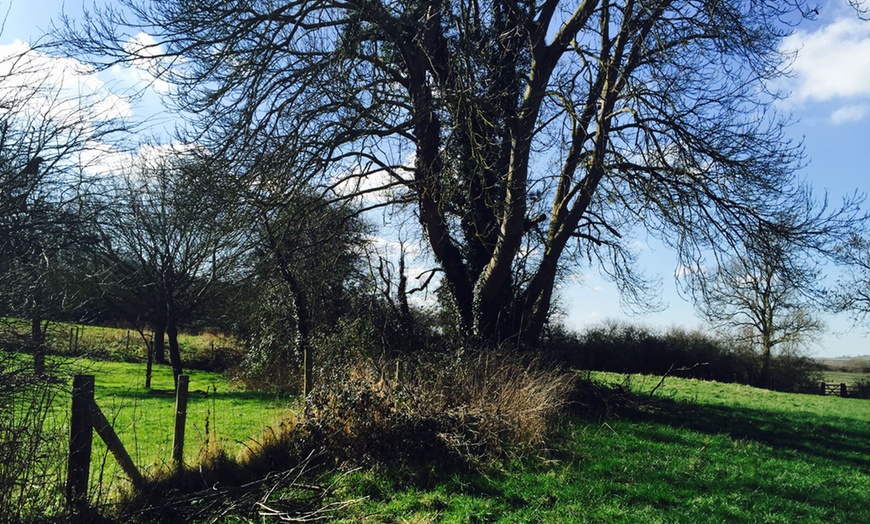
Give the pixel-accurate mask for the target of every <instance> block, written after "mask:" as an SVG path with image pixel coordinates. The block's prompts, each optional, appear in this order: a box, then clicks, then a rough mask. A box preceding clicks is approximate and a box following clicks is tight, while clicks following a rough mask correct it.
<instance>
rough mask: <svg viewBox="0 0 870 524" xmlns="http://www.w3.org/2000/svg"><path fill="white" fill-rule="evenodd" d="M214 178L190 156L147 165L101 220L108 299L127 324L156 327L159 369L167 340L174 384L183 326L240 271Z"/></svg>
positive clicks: (124, 183)
mask: <svg viewBox="0 0 870 524" xmlns="http://www.w3.org/2000/svg"><path fill="white" fill-rule="evenodd" d="M213 176H214V174H213V173H212V172H210V171H208V170H207V168H206V167H205V166H204V164H202V163H199V162H198V161H196V160H194V159H193V157H191V156H187V157H186V156H184V155H181V154H180V155H168V156H164V157H160V158H158V159H156V160H155V161H154V162H152V163H151V164H148V163H147V162H145V163H143V164H141V165H139V166H137V168H136V170H135V171H134V172H132V173H128V174H126V175H125V176H121V177H120V178H119V180H120V183H119V185H118V187H116V188H115V192H114V196H115V202H116V203H117V204H118V205H116V206H114V207H112V208H107V211H106V214H105V216H104V218H103V224H104V226H103V229H102V231H101V237H102V242H101V247H100V249H99V253H98V255H99V258H100V259H101V260H102V263H101V264H102V267H103V268H104V271H103V273H102V275H101V276H102V281H103V286H104V289H105V290H106V291H107V296H108V298H109V300H111V301H112V302H113V303H114V304H115V305H116V306H117V307H119V308H120V309H121V310H122V311H124V312H125V315H126V316H127V317H128V320H131V321H136V320H138V319H144V320H145V321H146V322H147V323H149V324H150V325H151V326H152V328H153V330H154V350H155V353H156V356H157V360H158V361H165V357H164V356H163V355H162V351H163V347H164V335H166V337H167V338H168V342H169V360H170V363H171V364H172V371H173V375H174V377H175V378H176V380H177V378H178V375H180V374H181V373H182V363H181V354H180V348H179V345H178V330H179V326H180V325H181V324H183V323H184V322H186V321H189V320H190V319H191V317H192V315H193V314H194V313H195V311H196V310H197V308H198V307H199V306H200V305H201V304H202V303H203V302H204V301H206V300H208V299H209V298H210V296H211V293H212V291H213V290H214V289H215V286H214V285H215V283H216V282H218V281H220V280H221V279H224V278H227V277H228V276H229V274H230V273H231V272H232V271H233V270H234V269H235V265H234V264H235V261H236V259H237V256H238V254H239V249H240V242H239V235H238V233H237V231H235V230H234V229H233V228H232V227H231V224H230V223H229V217H230V213H229V212H228V210H227V209H226V207H225V206H224V205H223V202H219V201H216V200H214V198H213V195H214V194H215V192H214V191H213V190H212V188H211V187H210V184H211V183H212V178H213Z"/></svg>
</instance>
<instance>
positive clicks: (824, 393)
mask: <svg viewBox="0 0 870 524" xmlns="http://www.w3.org/2000/svg"><path fill="white" fill-rule="evenodd" d="M827 388H828V385H827V384H825V383H824V382H822V396H825V395H826V394H827V393H828V390H827Z"/></svg>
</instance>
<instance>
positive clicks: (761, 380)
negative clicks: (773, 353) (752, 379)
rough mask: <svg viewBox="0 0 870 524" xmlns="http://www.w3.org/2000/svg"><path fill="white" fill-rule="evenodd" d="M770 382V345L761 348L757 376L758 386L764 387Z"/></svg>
mask: <svg viewBox="0 0 870 524" xmlns="http://www.w3.org/2000/svg"><path fill="white" fill-rule="evenodd" d="M769 382H770V347H769V346H765V347H764V348H762V350H761V373H760V374H759V376H758V387H762V388H766V387H767V386H768V385H769V384H768V383H769Z"/></svg>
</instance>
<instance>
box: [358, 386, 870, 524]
mask: <svg viewBox="0 0 870 524" xmlns="http://www.w3.org/2000/svg"><path fill="white" fill-rule="evenodd" d="M595 378H596V379H597V380H601V381H604V382H608V383H611V384H623V383H625V385H626V386H630V388H631V389H632V390H633V391H634V392H636V393H640V394H642V396H643V397H644V398H645V397H646V396H647V394H648V393H649V391H651V390H652V389H653V388H654V387H655V386H656V384H657V383H658V381H659V378H657V377H642V376H633V377H630V380H629V381H628V382H630V384H628V383H626V380H625V378H626V377H625V376H622V375H613V374H603V373H602V374H596V375H595ZM655 397H656V400H655V401H654V402H636V400H637V399H639V398H640V397H629V398H626V397H620V396H616V397H613V399H615V400H613V402H612V405H609V406H604V405H601V406H589V407H586V408H585V409H583V408H581V409H580V412H581V414H580V415H578V416H575V417H572V418H571V419H570V420H568V421H567V422H566V423H565V425H564V428H563V430H562V431H561V432H560V434H559V436H558V438H557V439H556V441H555V442H554V449H553V450H552V451H551V452H550V453H548V454H547V458H546V459H545V460H541V459H537V458H527V459H523V460H515V461H513V462H511V463H510V464H508V465H507V466H506V467H504V468H503V469H502V470H500V471H494V472H493V471H489V472H487V473H486V474H478V473H474V472H459V473H446V474H445V473H443V472H442V473H440V474H437V475H436V474H435V472H433V474H432V475H431V476H426V475H422V476H421V475H420V474H419V473H418V474H416V475H415V476H414V480H413V481H409V480H408V477H407V476H405V475H403V474H402V473H400V472H390V473H387V474H374V473H372V472H358V473H356V474H354V475H352V476H351V477H350V478H349V479H348V480H347V481H345V482H344V483H343V484H342V486H343V490H344V491H343V492H342V495H344V496H346V497H357V496H367V497H369V499H368V501H367V502H366V503H364V504H362V505H360V506H358V507H357V508H356V509H355V510H354V513H353V514H352V515H350V516H348V518H347V519H346V520H345V521H346V522H445V523H450V522H456V523H460V522H462V523H468V522H554V523H555V522H601V523H614V522H626V523H634V522H644V523H657V522H661V523H679V522H686V523H693V522H722V523H732V522H738V523H740V522H745V523H758V522H771V523H774V522H782V523H793V522H802V523H822V522H870V401H866V400H855V399H841V398H838V397H821V396H808V395H794V394H784V393H775V392H771V391H765V390H758V389H754V388H749V387H746V386H739V385H733V384H720V383H711V382H702V381H694V380H681V379H673V378H668V379H667V380H666V381H665V384H664V385H663V386H662V387H661V388H659V389H658V390H657V391H656V394H655ZM620 399H621V400H620Z"/></svg>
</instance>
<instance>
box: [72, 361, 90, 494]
mask: <svg viewBox="0 0 870 524" xmlns="http://www.w3.org/2000/svg"><path fill="white" fill-rule="evenodd" d="M93 402H94V376H93V375H76V376H75V377H74V378H73V391H72V416H71V418H70V425H69V467H68V469H67V480H66V500H67V503H68V504H69V505H71V506H75V507H76V508H78V509H85V508H87V505H88V474H89V473H90V469H91V442H92V440H93V418H92V416H91V404H93Z"/></svg>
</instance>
